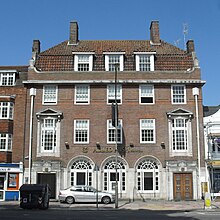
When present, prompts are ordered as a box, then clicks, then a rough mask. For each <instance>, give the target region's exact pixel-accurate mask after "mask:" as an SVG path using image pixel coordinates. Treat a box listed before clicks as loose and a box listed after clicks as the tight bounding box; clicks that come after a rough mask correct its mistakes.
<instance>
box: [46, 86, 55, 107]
mask: <svg viewBox="0 0 220 220" xmlns="http://www.w3.org/2000/svg"><path fill="white" fill-rule="evenodd" d="M56 102H57V87H56V86H45V87H44V103H56Z"/></svg>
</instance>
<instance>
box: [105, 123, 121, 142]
mask: <svg viewBox="0 0 220 220" xmlns="http://www.w3.org/2000/svg"><path fill="white" fill-rule="evenodd" d="M118 123H119V124H118V129H117V136H118V138H117V142H118V143H121V142H122V124H121V123H122V122H121V120H119V121H118ZM115 133H116V130H115V127H113V126H112V122H111V120H108V142H109V143H115Z"/></svg>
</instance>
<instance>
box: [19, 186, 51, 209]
mask: <svg viewBox="0 0 220 220" xmlns="http://www.w3.org/2000/svg"><path fill="white" fill-rule="evenodd" d="M49 201H50V188H49V185H48V184H23V185H22V186H21V187H20V207H21V208H23V209H25V208H27V209H32V208H40V209H48V208H49Z"/></svg>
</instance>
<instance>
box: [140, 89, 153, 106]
mask: <svg viewBox="0 0 220 220" xmlns="http://www.w3.org/2000/svg"><path fill="white" fill-rule="evenodd" d="M140 102H141V103H153V102H154V87H153V86H152V85H142V86H140Z"/></svg>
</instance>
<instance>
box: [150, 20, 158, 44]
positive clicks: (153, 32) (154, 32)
mask: <svg viewBox="0 0 220 220" xmlns="http://www.w3.org/2000/svg"><path fill="white" fill-rule="evenodd" d="M150 40H151V42H152V43H153V44H160V31H159V21H152V22H151V25H150Z"/></svg>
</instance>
